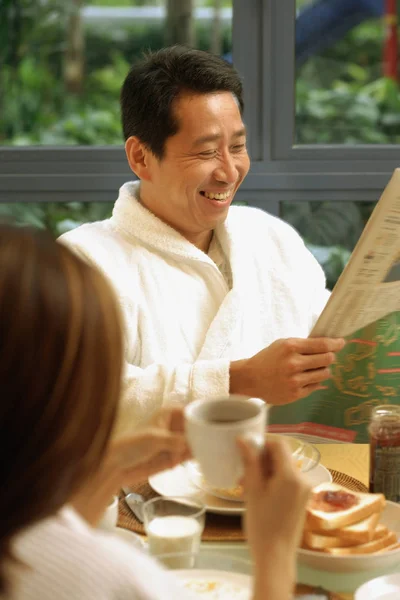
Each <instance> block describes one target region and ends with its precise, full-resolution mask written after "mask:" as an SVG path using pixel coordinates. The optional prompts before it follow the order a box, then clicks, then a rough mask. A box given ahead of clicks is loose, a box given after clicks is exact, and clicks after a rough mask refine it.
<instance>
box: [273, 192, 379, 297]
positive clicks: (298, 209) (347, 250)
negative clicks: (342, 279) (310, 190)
mask: <svg viewBox="0 0 400 600" xmlns="http://www.w3.org/2000/svg"><path fill="white" fill-rule="evenodd" d="M374 207H375V202H333V201H332V202H318V201H316V202H283V203H282V206H281V217H282V219H284V220H285V221H287V222H288V223H290V224H291V225H293V227H294V228H295V229H296V230H297V231H298V232H299V233H300V235H301V236H302V238H303V240H304V241H305V243H306V245H307V247H308V248H309V249H310V250H311V252H312V253H313V254H314V256H315V258H316V259H317V260H318V262H319V263H320V265H321V266H322V268H323V269H324V271H325V275H326V278H327V285H328V288H329V289H332V288H333V286H334V285H335V283H336V281H337V279H338V277H339V275H340V274H341V272H342V270H343V267H344V266H345V264H346V263H347V261H348V259H349V257H350V254H351V252H352V251H353V249H354V246H355V245H356V243H357V241H358V239H359V237H360V235H361V233H362V231H363V229H364V226H365V224H366V222H367V221H368V219H369V217H370V215H371V213H372V211H373V209H374Z"/></svg>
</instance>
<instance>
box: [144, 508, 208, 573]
mask: <svg viewBox="0 0 400 600" xmlns="http://www.w3.org/2000/svg"><path fill="white" fill-rule="evenodd" d="M205 513H206V508H205V506H204V504H203V503H202V502H199V501H197V500H192V499H190V498H184V497H179V496H176V497H170V496H164V497H161V498H153V499H152V500H148V501H147V502H145V504H144V505H143V517H144V527H145V530H146V534H147V540H148V547H149V552H150V554H152V555H153V556H156V557H159V558H161V561H162V562H163V563H164V564H165V565H166V566H167V567H168V568H173V569H188V568H192V567H193V564H194V557H196V555H197V553H198V552H199V549H200V542H201V534H202V533H203V530H204V523H205ZM161 555H175V556H169V557H167V556H166V557H165V558H164V559H163V558H162V556H161Z"/></svg>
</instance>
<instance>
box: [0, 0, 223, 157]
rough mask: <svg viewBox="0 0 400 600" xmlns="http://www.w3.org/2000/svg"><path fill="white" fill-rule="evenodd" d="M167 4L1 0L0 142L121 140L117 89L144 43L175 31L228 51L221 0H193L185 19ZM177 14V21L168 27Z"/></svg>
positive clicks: (162, 41)
mask: <svg viewBox="0 0 400 600" xmlns="http://www.w3.org/2000/svg"><path fill="white" fill-rule="evenodd" d="M7 4H8V8H7ZM168 4H173V3H171V2H170V3H168V1H167V0H166V1H157V0H146V2H143V1H140V0H138V1H136V2H132V1H131V0H116V1H114V0H88V1H84V0H67V1H65V2H63V1H61V0H47V1H46V2H41V1H39V0H36V1H34V2H26V0H15V1H14V2H11V3H10V2H9V3H7V2H6V6H4V7H3V8H2V9H1V8H0V11H2V12H3V13H4V14H3V19H4V20H2V22H3V23H4V25H3V27H4V37H3V38H2V42H1V44H2V45H3V54H4V60H3V65H2V69H1V71H0V89H3V90H4V92H3V94H2V97H1V101H0V145H11V146H31V145H40V146H69V145H80V146H103V145H117V146H121V143H122V132H121V125H120V115H119V92H120V89H121V85H122V82H123V80H124V78H125V76H126V74H127V72H128V69H129V66H130V64H131V63H132V62H133V61H134V59H135V58H137V57H138V56H140V55H141V54H142V52H143V51H144V50H146V49H158V48H161V47H162V46H164V45H166V44H168V43H170V42H171V41H176V40H179V38H181V39H183V40H187V41H188V42H190V43H192V45H194V46H196V47H199V48H202V49H212V50H214V51H216V52H218V53H221V54H229V53H231V46H232V40H231V38H232V32H231V30H232V25H231V21H232V6H231V2H230V1H229V0H228V1H227V2H225V3H222V2H219V3H214V6H213V3H211V4H210V3H208V2H206V0H196V2H194V3H193V6H194V10H193V15H192V18H191V19H189V18H187V15H185V14H180V13H179V4H177V3H174V6H175V5H176V6H177V9H175V10H174V11H172V10H170V11H168V12H167V10H166V8H167V5H168ZM180 4H181V11H183V9H184V6H183V5H184V3H183V2H181V3H180ZM186 4H187V6H191V4H192V3H191V2H187V3H186ZM0 17H1V14H0ZM177 19H179V29H178V31H177V32H176V35H171V31H173V30H174V27H176V25H177V23H176V22H175V21H176V20H177Z"/></svg>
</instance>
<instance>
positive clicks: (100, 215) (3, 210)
mask: <svg viewBox="0 0 400 600" xmlns="http://www.w3.org/2000/svg"><path fill="white" fill-rule="evenodd" d="M112 207H113V203H112V202H91V203H90V204H89V203H83V202H46V203H43V202H42V203H40V202H32V203H22V202H18V203H17V202H15V203H12V204H0V222H7V223H12V224H14V225H29V226H31V227H38V228H39V229H48V230H49V231H51V233H52V234H53V235H54V236H55V237H57V236H59V235H61V234H62V233H65V232H66V231H70V230H71V229H74V228H75V227H77V226H78V225H81V224H82V223H87V222H89V221H99V220H101V219H106V218H108V217H110V216H111V211H112Z"/></svg>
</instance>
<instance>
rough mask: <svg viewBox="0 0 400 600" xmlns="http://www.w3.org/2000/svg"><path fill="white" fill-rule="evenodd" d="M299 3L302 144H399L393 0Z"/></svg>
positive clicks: (298, 84)
mask: <svg viewBox="0 0 400 600" xmlns="http://www.w3.org/2000/svg"><path fill="white" fill-rule="evenodd" d="M393 4H394V5H395V4H396V3H395V2H393ZM296 6H297V16H296V128H295V129H296V133H295V144H297V145H298V144H396V143H397V144H398V143H399V142H400V94H399V87H398V84H397V82H396V81H395V77H396V75H397V74H398V73H399V65H398V63H397V56H396V38H397V27H396V22H395V19H396V16H395V14H389V8H388V7H389V6H390V2H385V1H384V0H297V2H296ZM393 10H394V11H395V10H396V9H395V8H394V9H393ZM397 10H398V9H397ZM382 17H384V18H382ZM385 74H386V77H385V76H384V75H385Z"/></svg>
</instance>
